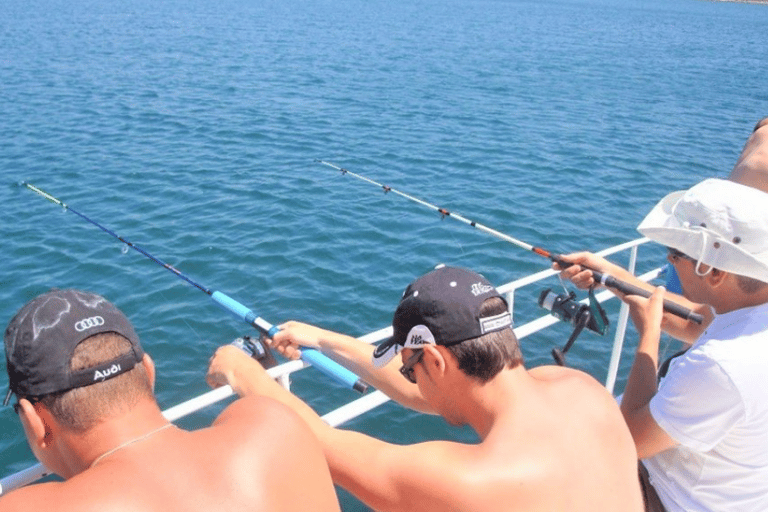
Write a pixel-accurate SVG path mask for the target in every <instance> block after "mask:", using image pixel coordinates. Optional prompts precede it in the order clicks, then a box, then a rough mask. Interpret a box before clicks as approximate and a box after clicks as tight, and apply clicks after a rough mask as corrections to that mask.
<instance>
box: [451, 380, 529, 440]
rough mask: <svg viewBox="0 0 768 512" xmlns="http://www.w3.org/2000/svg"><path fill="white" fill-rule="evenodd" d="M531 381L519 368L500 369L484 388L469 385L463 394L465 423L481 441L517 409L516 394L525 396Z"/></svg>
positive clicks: (475, 383)
mask: <svg viewBox="0 0 768 512" xmlns="http://www.w3.org/2000/svg"><path fill="white" fill-rule="evenodd" d="M530 384H531V378H530V376H529V375H528V372H527V371H526V370H525V368H524V367H523V366H522V365H520V366H518V367H516V368H514V369H511V370H510V369H504V370H502V371H501V372H499V373H498V374H497V375H496V376H495V377H494V378H492V379H491V380H490V381H488V382H486V383H485V384H479V383H478V382H476V381H473V382H472V383H471V384H470V385H469V389H468V391H467V393H466V394H465V397H466V404H467V407H466V410H467V420H468V423H469V425H470V426H471V427H472V428H473V429H474V430H475V432H477V435H478V436H480V439H481V440H485V439H486V438H487V437H488V435H489V434H490V433H491V431H492V430H493V429H494V428H495V427H496V426H497V425H498V424H499V422H500V421H503V420H505V419H506V418H508V417H509V416H510V415H511V411H512V410H513V409H514V408H515V407H516V406H517V403H518V400H517V397H518V396H519V393H525V392H526V389H527V388H528V386H530Z"/></svg>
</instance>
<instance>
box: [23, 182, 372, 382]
mask: <svg viewBox="0 0 768 512" xmlns="http://www.w3.org/2000/svg"><path fill="white" fill-rule="evenodd" d="M21 185H24V186H25V187H27V188H28V189H29V190H31V191H32V192H36V193H37V194H39V195H41V196H43V197H44V198H46V199H47V200H49V201H51V202H52V203H54V204H57V205H59V206H61V207H62V208H63V209H64V211H70V212H72V213H74V214H75V215H77V216H78V217H80V218H82V219H83V220H85V221H86V222H89V223H90V224H93V225H94V226H96V227H97V228H99V229H101V230H102V231H104V232H105V233H107V234H109V235H110V236H112V237H114V238H117V239H118V240H120V241H121V242H122V243H124V244H125V245H126V246H127V247H130V248H131V249H134V250H136V251H138V252H139V253H141V254H143V255H144V256H146V257H147V258H149V259H150V260H152V261H154V262H155V263H157V264H158V265H160V266H161V267H163V268H165V269H167V270H170V271H171V272H173V273H174V274H176V276H178V277H179V278H181V279H183V280H184V281H186V282H187V283H189V284H191V285H192V286H194V287H195V288H197V289H198V290H200V291H202V292H204V293H205V294H206V295H208V296H209V297H211V299H213V300H214V302H216V303H217V304H218V305H219V306H221V307H222V308H224V309H226V310H227V311H229V312H230V313H232V314H233V315H235V316H236V317H237V318H240V319H242V320H244V321H245V322H246V323H247V324H249V325H252V326H253V327H255V328H256V329H257V330H259V331H260V332H261V333H263V334H265V335H267V336H269V337H272V336H274V335H275V334H276V333H278V332H279V331H280V329H278V328H277V326H274V325H272V324H270V323H269V322H267V321H266V320H264V319H263V318H260V317H259V316H257V315H256V313H254V312H253V311H251V310H250V309H249V308H248V307H246V306H244V305H243V304H241V303H240V302H238V301H236V300H235V299H233V298H232V297H230V296H228V295H225V294H224V293H222V292H219V291H215V290H212V289H210V288H207V287H205V286H203V285H202V284H200V283H198V282H196V281H194V280H192V279H191V278H189V277H188V276H186V275H184V274H183V273H182V272H181V271H179V270H178V269H176V268H174V267H172V266H171V265H169V264H168V263H165V262H164V261H162V260H160V259H159V258H156V257H155V256H153V255H152V254H150V253H148V252H147V251H145V250H144V249H142V248H141V247H139V246H137V245H135V244H133V243H131V242H129V241H128V240H126V239H125V238H123V237H121V236H119V235H118V234H117V233H115V232H114V231H112V230H110V229H108V228H106V227H104V226H103V225H101V224H99V223H98V222H96V221H94V220H92V219H91V218H89V217H87V216H85V215H83V214H82V213H80V212H78V211H77V210H75V209H73V208H72V207H71V206H69V205H67V204H65V203H63V202H61V201H60V200H59V199H57V198H55V197H53V196H52V195H51V194H49V193H47V192H45V191H44V190H41V189H39V188H37V187H36V186H34V185H32V184H31V183H27V182H21ZM301 359H302V360H304V361H305V362H307V363H310V364H311V365H313V366H314V367H315V368H317V369H318V370H320V371H322V372H323V373H325V374H326V375H328V376H329V377H331V378H333V379H335V380H336V381H337V382H339V383H341V384H343V385H345V386H347V387H350V388H352V389H354V390H356V391H359V392H360V393H363V392H365V391H366V390H367V389H368V385H367V384H366V383H364V382H363V381H362V380H360V379H359V378H358V376H357V375H355V374H354V373H352V372H351V371H349V370H348V369H346V368H344V367H343V366H341V365H340V364H338V363H337V362H335V361H332V360H331V359H329V358H328V357H326V356H324V355H323V354H322V353H320V352H319V351H317V350H315V349H303V350H302V351H301Z"/></svg>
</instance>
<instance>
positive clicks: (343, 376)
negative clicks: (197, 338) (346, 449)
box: [211, 292, 368, 393]
mask: <svg viewBox="0 0 768 512" xmlns="http://www.w3.org/2000/svg"><path fill="white" fill-rule="evenodd" d="M211 298H212V299H213V300H214V301H215V302H216V303H217V304H218V305H219V306H221V307H222V308H224V309H226V310H227V311H229V312H230V313H232V314H233V315H235V316H236V317H238V318H240V319H242V320H245V322H246V323H248V324H250V325H252V326H253V327H255V328H256V329H258V330H259V331H261V332H264V333H266V334H267V335H268V336H274V335H275V333H277V332H278V330H279V329H278V328H277V327H276V326H274V325H272V324H270V323H269V322H267V321H266V320H264V319H263V318H260V317H258V316H256V313H254V312H253V311H251V310H250V309H249V308H248V307H246V306H244V305H243V304H241V303H240V302H238V301H236V300H235V299H233V298H232V297H230V296H229V295H226V294H224V293H221V292H213V293H212V294H211ZM301 359H302V360H303V361H304V362H306V363H309V364H311V365H312V366H314V367H315V368H317V369H318V370H320V371H321V372H323V373H324V374H326V375H327V376H329V377H331V378H332V379H334V380H336V382H338V383H340V384H342V385H344V386H346V387H348V388H351V389H354V390H355V391H358V392H360V393H363V392H365V391H366V390H367V389H368V385H367V384H366V383H365V382H363V381H362V380H361V379H360V378H359V377H358V376H357V375H355V374H354V373H352V372H351V371H349V370H348V369H346V368H344V367H343V366H341V365H340V364H339V363H337V362H336V361H333V360H331V359H329V358H328V357H326V356H325V355H323V354H322V353H320V352H319V351H317V350H315V349H302V351H301Z"/></svg>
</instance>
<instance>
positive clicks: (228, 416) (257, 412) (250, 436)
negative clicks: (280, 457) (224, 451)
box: [211, 396, 319, 459]
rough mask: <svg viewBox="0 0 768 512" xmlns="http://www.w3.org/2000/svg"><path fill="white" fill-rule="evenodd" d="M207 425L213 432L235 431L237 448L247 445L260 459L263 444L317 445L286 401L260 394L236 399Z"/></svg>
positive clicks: (304, 424)
mask: <svg viewBox="0 0 768 512" xmlns="http://www.w3.org/2000/svg"><path fill="white" fill-rule="evenodd" d="M211 427H212V428H211V430H212V432H214V433H215V432H217V431H231V432H233V433H235V435H234V437H233V439H238V441H237V448H238V450H243V449H248V448H249V447H251V448H253V449H254V450H256V451H258V453H259V454H260V457H261V459H264V458H265V456H266V452H267V450H266V449H265V447H267V446H269V447H271V448H272V449H274V450H275V451H279V449H280V448H281V447H285V446H288V445H289V446H291V447H297V448H300V447H302V446H303V447H305V448H306V447H310V446H311V447H314V446H315V445H317V446H318V447H319V443H318V441H317V438H316V437H315V436H314V434H313V433H312V431H311V430H310V428H309V426H308V425H307V424H306V423H305V422H304V421H303V420H302V419H301V417H299V415H298V414H296V413H295V412H294V411H293V410H292V409H290V408H289V407H287V406H286V405H283V404H281V403H280V402H278V401H276V400H273V399H271V398H268V397H264V396H248V397H244V398H240V399H238V400H236V401H235V402H233V403H232V404H231V405H229V406H228V407H227V408H226V409H224V411H223V412H222V413H221V414H220V415H219V417H218V418H216V421H214V423H213V425H212V426H211ZM217 437H220V436H217ZM224 437H226V435H225V436H224ZM318 449H319V448H318ZM269 451H272V450H269Z"/></svg>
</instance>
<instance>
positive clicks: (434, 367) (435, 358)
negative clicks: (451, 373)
mask: <svg viewBox="0 0 768 512" xmlns="http://www.w3.org/2000/svg"><path fill="white" fill-rule="evenodd" d="M441 349H442V350H441ZM445 350H446V349H445V348H443V347H439V348H438V347H437V346H436V345H424V360H423V363H424V367H425V368H426V370H427V372H429V374H430V376H437V375H441V376H442V375H444V374H445V371H446V370H447V368H448V361H447V360H446V354H444V353H443V352H444V351H445ZM433 372H436V373H435V374H434V375H433Z"/></svg>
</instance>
